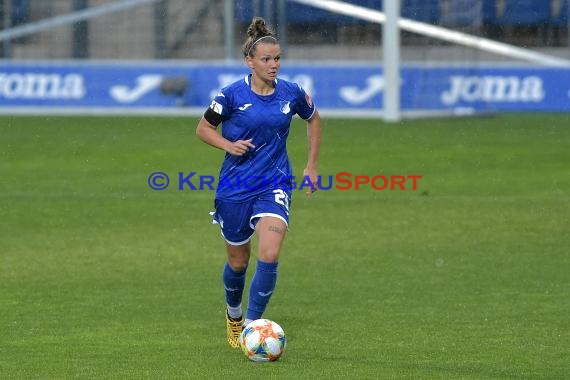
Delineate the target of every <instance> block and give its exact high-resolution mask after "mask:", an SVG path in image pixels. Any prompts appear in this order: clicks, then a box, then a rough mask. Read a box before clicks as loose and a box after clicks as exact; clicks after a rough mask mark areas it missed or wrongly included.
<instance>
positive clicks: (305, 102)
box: [295, 85, 316, 120]
mask: <svg viewBox="0 0 570 380" xmlns="http://www.w3.org/2000/svg"><path fill="white" fill-rule="evenodd" d="M295 87H296V92H297V93H296V96H295V103H296V109H295V112H297V114H298V115H299V116H300V117H301V118H302V119H304V120H308V119H310V118H311V116H313V114H314V113H315V110H316V107H315V104H314V103H313V100H312V99H311V97H310V96H309V94H307V93H306V92H305V90H303V89H302V88H301V86H299V85H296V86H295Z"/></svg>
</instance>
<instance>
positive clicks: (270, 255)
mask: <svg viewBox="0 0 570 380" xmlns="http://www.w3.org/2000/svg"><path fill="white" fill-rule="evenodd" d="M279 250H280V247H278V246H267V247H260V249H259V259H260V260H261V261H263V262H265V263H275V262H277V259H279Z"/></svg>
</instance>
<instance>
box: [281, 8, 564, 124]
mask: <svg viewBox="0 0 570 380" xmlns="http://www.w3.org/2000/svg"><path fill="white" fill-rule="evenodd" d="M289 1H292V2H295V3H299V4H303V5H306V6H310V7H315V8H320V9H324V10H327V11H330V12H333V13H338V14H342V15H346V16H350V17H354V18H358V19H361V20H365V21H369V22H372V23H376V24H383V28H384V29H383V30H384V33H383V36H384V37H383V49H384V76H385V92H384V112H383V115H384V120H385V121H387V122H397V121H399V120H400V115H401V111H400V104H399V102H400V91H399V88H400V75H399V72H400V37H399V30H400V29H401V30H405V31H407V32H412V33H416V34H420V35H422V36H425V37H431V38H434V39H438V40H442V41H446V42H450V43H454V44H457V45H462V46H465V47H470V48H475V49H479V50H482V51H486V52H490V53H494V54H497V55H501V56H505V57H508V58H512V59H517V60H523V61H527V62H530V63H535V64H539V65H541V66H550V67H564V68H570V60H567V59H563V58H559V57H556V56H553V55H550V54H544V53H540V52H537V51H534V50H531V49H525V48H521V47H517V46H513V45H509V44H506V43H502V42H498V41H493V40H490V39H487V38H483V37H478V36H473V35H470V34H467V33H462V32H458V31H455V30H451V29H448V28H444V27H441V26H435V25H431V24H427V23H423V22H419V21H414V20H411V19H406V18H402V17H400V0H387V1H384V7H385V12H380V11H377V10H374V9H370V8H366V7H361V6H358V5H353V4H349V3H345V2H343V1H338V0H289Z"/></svg>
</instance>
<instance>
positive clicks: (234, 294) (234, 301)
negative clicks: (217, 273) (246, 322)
mask: <svg viewBox="0 0 570 380" xmlns="http://www.w3.org/2000/svg"><path fill="white" fill-rule="evenodd" d="M246 269H247V268H246ZM245 273H246V271H245V270H244V271H243V272H236V271H234V270H233V269H232V268H231V267H230V265H229V264H228V263H226V265H225V267H224V272H223V274H222V280H223V282H224V289H225V290H226V303H227V305H228V314H229V315H230V317H232V318H239V317H241V314H242V312H241V298H242V295H243V289H244V287H245Z"/></svg>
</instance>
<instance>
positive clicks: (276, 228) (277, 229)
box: [267, 226, 283, 234]
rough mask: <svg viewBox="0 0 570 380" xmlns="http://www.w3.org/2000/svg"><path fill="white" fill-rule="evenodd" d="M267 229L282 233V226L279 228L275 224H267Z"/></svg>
mask: <svg viewBox="0 0 570 380" xmlns="http://www.w3.org/2000/svg"><path fill="white" fill-rule="evenodd" d="M267 230H268V231H273V232H277V233H278V234H283V228H279V227H277V226H269V227H267Z"/></svg>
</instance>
